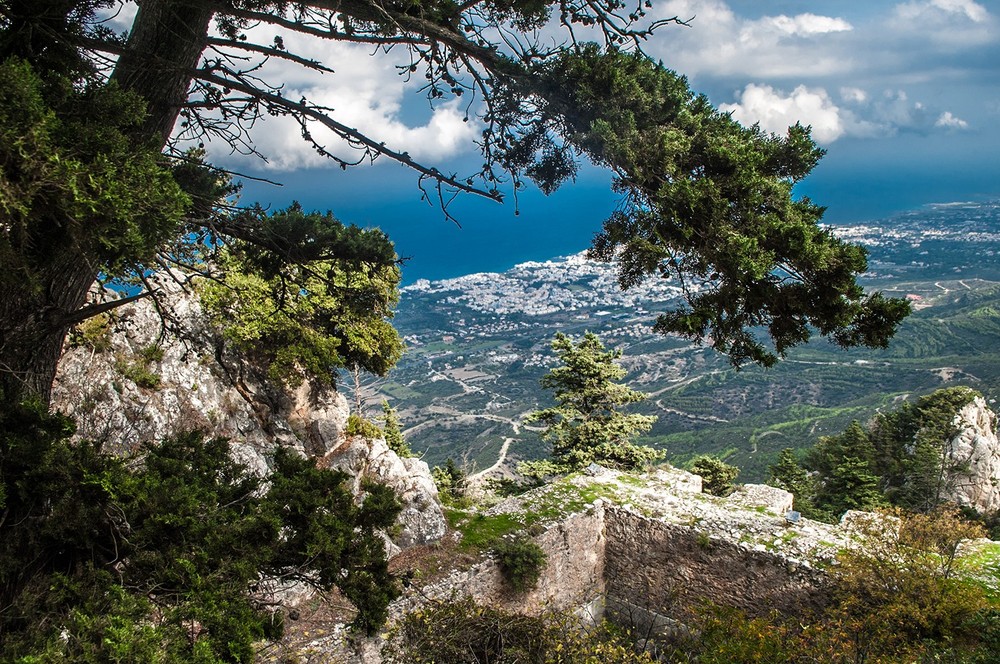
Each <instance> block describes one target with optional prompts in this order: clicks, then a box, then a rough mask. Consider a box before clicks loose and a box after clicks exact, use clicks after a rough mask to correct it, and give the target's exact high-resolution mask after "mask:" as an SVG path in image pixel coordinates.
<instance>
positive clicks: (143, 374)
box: [115, 355, 161, 390]
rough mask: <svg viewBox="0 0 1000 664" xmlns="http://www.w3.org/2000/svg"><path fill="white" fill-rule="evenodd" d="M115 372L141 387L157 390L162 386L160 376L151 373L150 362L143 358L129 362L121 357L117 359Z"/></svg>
mask: <svg viewBox="0 0 1000 664" xmlns="http://www.w3.org/2000/svg"><path fill="white" fill-rule="evenodd" d="M115 371H117V372H118V373H119V374H121V375H122V377H123V378H127V379H129V380H130V381H132V382H133V383H135V384H136V385H137V386H139V387H144V388H146V389H150V390H155V389H156V388H158V387H159V386H160V380H161V379H160V374H158V373H156V372H154V371H151V370H150V368H149V364H148V362H146V361H145V360H144V359H142V358H136V359H134V360H128V359H126V358H125V357H124V356H123V355H119V356H118V357H117V358H116V359H115Z"/></svg>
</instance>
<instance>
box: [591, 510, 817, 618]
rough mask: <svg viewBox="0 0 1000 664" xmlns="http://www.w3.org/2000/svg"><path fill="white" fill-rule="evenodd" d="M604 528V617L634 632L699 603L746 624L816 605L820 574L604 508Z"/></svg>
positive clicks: (701, 533)
mask: <svg viewBox="0 0 1000 664" xmlns="http://www.w3.org/2000/svg"><path fill="white" fill-rule="evenodd" d="M604 528H605V538H606V545H605V553H604V555H605V568H604V586H605V601H606V606H607V609H608V617H609V618H610V619H612V620H613V621H615V622H619V623H623V624H625V625H627V626H629V627H633V628H636V631H637V632H640V633H641V632H646V631H647V630H648V628H649V627H650V626H651V625H654V626H655V625H661V626H662V625H664V624H665V623H668V622H670V620H671V619H681V618H682V617H683V614H684V612H685V611H686V610H687V609H692V608H696V607H698V606H699V605H700V604H702V603H703V602H705V601H706V600H707V601H711V602H713V603H715V604H721V605H724V606H729V607H734V608H738V609H741V610H743V611H745V612H746V613H747V614H749V615H751V616H757V615H763V614H767V613H769V612H770V611H772V610H777V611H780V612H782V613H786V614H789V615H795V614H798V613H801V612H802V611H803V610H806V609H810V608H817V607H819V606H822V604H823V596H824V593H823V591H822V575H821V573H820V572H818V571H817V570H816V569H815V568H807V567H804V566H801V565H797V564H795V563H794V562H790V561H789V560H788V558H786V557H784V556H781V555H778V554H774V553H770V552H767V551H757V550H753V549H750V548H748V547H745V546H740V545H739V544H738V543H735V542H731V541H729V540H727V539H723V538H721V537H717V536H714V535H708V533H707V532H705V531H699V530H698V529H697V528H695V527H690V526H683V525H677V524H672V523H667V522H664V521H661V520H658V519H651V518H647V517H644V516H642V515H639V514H636V513H634V512H632V511H629V510H625V509H620V508H616V507H609V508H607V510H606V512H605V520H604Z"/></svg>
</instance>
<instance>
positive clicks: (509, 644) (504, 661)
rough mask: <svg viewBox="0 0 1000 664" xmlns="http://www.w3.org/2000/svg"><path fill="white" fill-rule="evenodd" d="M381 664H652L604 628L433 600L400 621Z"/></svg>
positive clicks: (566, 619)
mask: <svg viewBox="0 0 1000 664" xmlns="http://www.w3.org/2000/svg"><path fill="white" fill-rule="evenodd" d="M382 661H383V662H385V663H386V664H653V659H652V658H651V657H650V656H649V655H648V654H646V653H638V652H636V651H635V649H634V648H633V646H632V643H631V640H630V639H629V638H628V634H625V633H623V632H621V631H620V630H617V629H615V628H613V627H611V626H609V625H608V624H607V623H602V624H600V625H597V626H596V627H590V628H583V627H582V626H581V625H580V621H579V619H578V618H575V617H573V616H568V615H565V614H560V613H551V612H550V613H546V614H544V615H541V616H525V615H519V614H516V613H509V612H507V611H503V610H500V609H496V608H492V607H484V606H480V605H478V604H476V603H475V602H474V601H473V600H472V599H471V598H469V597H463V598H460V599H458V598H454V597H452V598H449V599H445V600H436V601H433V602H431V603H430V604H428V605H427V607H426V608H424V609H421V610H419V611H414V612H412V613H409V614H407V615H406V617H405V618H403V620H402V621H401V622H400V624H399V625H398V626H397V627H396V628H395V630H393V632H392V633H391V634H390V637H389V640H388V642H387V643H386V646H385V647H384V648H383V650H382Z"/></svg>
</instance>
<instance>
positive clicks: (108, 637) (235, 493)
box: [0, 406, 399, 664]
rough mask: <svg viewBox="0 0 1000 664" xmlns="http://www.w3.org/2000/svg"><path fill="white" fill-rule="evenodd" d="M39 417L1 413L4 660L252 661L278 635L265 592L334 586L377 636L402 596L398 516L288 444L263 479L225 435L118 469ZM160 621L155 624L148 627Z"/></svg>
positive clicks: (374, 489)
mask: <svg viewBox="0 0 1000 664" xmlns="http://www.w3.org/2000/svg"><path fill="white" fill-rule="evenodd" d="M72 430H73V425H72V422H71V421H70V420H68V419H67V418H65V417H62V416H59V415H51V414H48V413H46V412H45V411H44V409H42V408H40V407H32V406H18V407H5V408H2V409H0V496H2V504H0V509H2V518H0V608H2V610H0V661H4V662H7V661H17V662H38V663H43V662H80V663H94V664H97V663H99V662H100V663H104V662H110V661H115V662H164V663H173V662H178V663H179V662H199V663H202V664H213V663H215V662H249V661H251V660H252V658H253V656H254V650H255V649H254V643H255V642H257V641H260V640H262V639H274V638H277V637H278V636H280V634H281V629H282V626H281V620H280V615H275V614H274V613H272V611H271V608H272V607H271V606H270V604H269V603H268V600H267V597H266V596H264V595H262V594H261V592H262V587H263V586H264V585H266V583H267V582H269V581H272V580H277V579H283V580H291V581H301V582H303V583H306V584H309V585H312V586H314V587H316V588H318V589H320V590H330V589H332V588H333V587H336V588H338V589H339V590H340V592H341V593H343V595H344V596H345V597H346V598H347V599H349V600H350V601H351V602H352V603H354V605H355V607H356V608H357V609H358V615H357V617H356V619H355V621H354V625H355V627H357V628H358V629H360V630H361V631H364V632H367V633H371V632H373V631H374V630H375V629H377V628H378V627H379V626H380V625H381V624H382V623H383V622H384V620H385V617H386V606H387V605H388V603H389V602H390V601H391V600H392V599H393V598H394V597H395V596H396V595H397V594H398V590H397V588H396V584H395V581H394V579H393V577H392V576H391V575H390V574H389V571H388V566H387V563H386V560H385V550H384V545H383V542H382V539H381V538H380V536H379V535H378V534H377V532H376V530H377V529H383V528H386V527H389V526H390V525H391V524H392V523H393V521H394V520H395V517H396V515H397V514H398V512H399V505H398V503H397V502H396V501H395V498H394V495H393V494H392V491H391V490H390V489H388V488H386V487H383V486H366V492H367V494H368V497H367V498H366V499H365V501H364V502H363V503H362V504H360V505H357V504H355V501H354V497H353V496H352V495H351V493H350V491H349V490H348V489H347V488H346V486H345V482H344V479H345V477H344V476H343V475H342V474H338V473H333V472H330V471H327V470H320V469H318V468H316V467H315V465H314V464H313V463H311V462H310V461H308V460H306V459H302V458H298V457H296V456H295V455H293V454H291V453H288V452H286V451H284V450H281V449H279V450H278V451H277V452H276V454H275V457H274V463H273V471H272V472H271V474H270V475H269V476H268V477H267V478H262V477H258V476H256V475H255V474H253V473H251V472H249V471H248V469H247V468H246V467H244V466H242V465H240V464H239V463H237V462H235V461H233V459H232V458H231V456H230V453H229V445H228V444H227V443H226V441H224V440H222V439H212V440H204V439H203V437H202V436H201V435H199V434H197V433H192V434H185V435H181V436H177V437H174V438H171V439H168V440H166V441H164V442H163V443H162V445H159V446H151V447H148V448H147V449H145V450H144V451H143V455H142V456H141V457H140V458H134V459H131V460H122V459H118V458H114V457H111V456H108V455H105V454H102V453H101V451H100V450H99V449H98V448H97V446H95V445H93V444H89V443H81V444H78V445H73V444H70V443H69V441H68V437H69V435H70V434H71V433H72ZM154 618H155V619H154Z"/></svg>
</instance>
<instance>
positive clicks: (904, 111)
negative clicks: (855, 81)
mask: <svg viewBox="0 0 1000 664" xmlns="http://www.w3.org/2000/svg"><path fill="white" fill-rule="evenodd" d="M840 94H841V97H842V98H843V99H845V100H846V101H848V102H850V103H851V104H852V106H851V108H844V107H841V106H838V105H837V104H836V103H834V101H833V100H832V99H831V98H830V95H829V94H828V93H827V91H826V90H825V89H824V88H809V87H806V86H804V85H800V86H798V87H797V88H795V89H794V90H792V92H791V93H788V94H786V93H785V92H784V91H782V90H778V89H775V88H773V87H771V86H769V85H761V84H753V83H751V84H749V85H747V86H746V88H744V89H743V90H742V91H741V92H737V93H736V98H737V101H736V102H735V103H731V104H720V105H719V109H720V110H722V111H724V112H727V113H732V115H733V118H734V119H736V120H737V121H738V122H740V123H741V124H743V125H746V126H750V125H753V124H759V125H760V127H761V128H762V129H764V130H766V131H769V132H773V133H776V134H783V133H784V132H785V130H786V129H787V128H788V127H789V126H791V125H793V124H795V123H796V122H799V123H801V124H803V125H811V126H812V135H813V138H814V139H815V140H816V141H817V142H818V143H823V144H829V143H832V142H834V141H836V140H837V139H839V138H843V137H854V138H884V137H889V136H895V135H897V134H899V133H901V132H908V133H916V134H927V133H931V132H933V131H935V130H942V129H944V130H955V129H967V128H968V127H969V123H968V122H966V121H965V120H963V119H962V118H959V117H957V116H955V115H954V114H953V113H952V112H951V111H943V112H940V113H939V112H938V111H936V110H934V109H932V108H929V107H928V106H927V105H925V104H924V103H922V102H920V101H912V100H910V98H909V96H908V95H907V94H906V92H905V91H903V90H886V91H885V92H884V93H882V95H881V96H880V97H876V98H874V99H872V98H871V96H870V95H869V94H868V93H867V92H865V91H864V90H862V89H860V88H843V89H841V91H840Z"/></svg>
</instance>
